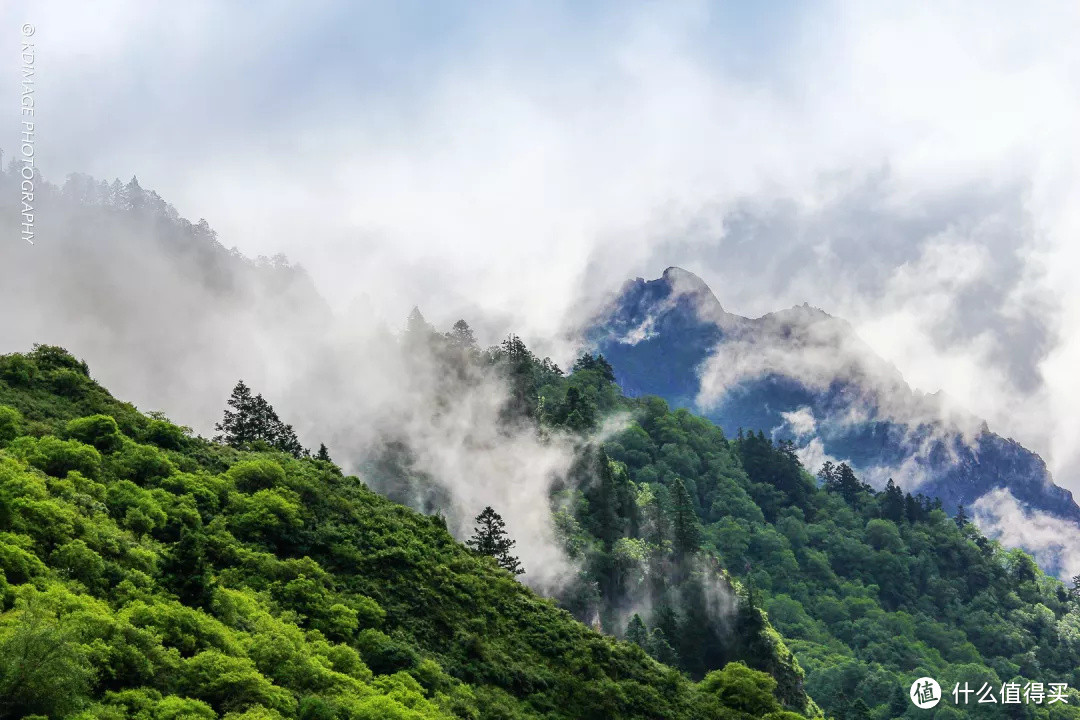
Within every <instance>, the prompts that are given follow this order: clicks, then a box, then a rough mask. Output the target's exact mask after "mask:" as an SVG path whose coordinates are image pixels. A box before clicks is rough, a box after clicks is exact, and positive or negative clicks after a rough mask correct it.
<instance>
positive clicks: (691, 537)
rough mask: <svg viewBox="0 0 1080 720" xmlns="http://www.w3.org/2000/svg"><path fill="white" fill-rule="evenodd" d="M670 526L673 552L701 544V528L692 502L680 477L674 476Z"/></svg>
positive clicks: (686, 552)
mask: <svg viewBox="0 0 1080 720" xmlns="http://www.w3.org/2000/svg"><path fill="white" fill-rule="evenodd" d="M671 495H672V497H671V499H672V508H671V526H672V530H673V532H674V535H675V552H676V553H678V554H679V555H680V556H684V555H689V554H691V553H694V552H696V551H697V550H698V547H699V546H700V544H701V528H700V527H699V525H698V519H697V513H696V512H694V502H693V500H692V499H691V498H690V493H689V492H688V491H687V489H686V485H685V484H684V483H683V481H682V479H681V478H676V479H675V483H674V484H673V485H672V488H671Z"/></svg>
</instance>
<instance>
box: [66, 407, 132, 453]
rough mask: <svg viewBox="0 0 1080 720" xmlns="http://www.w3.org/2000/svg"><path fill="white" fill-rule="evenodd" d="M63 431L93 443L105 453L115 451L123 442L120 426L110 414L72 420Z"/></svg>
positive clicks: (90, 443) (80, 439) (75, 437)
mask: <svg viewBox="0 0 1080 720" xmlns="http://www.w3.org/2000/svg"><path fill="white" fill-rule="evenodd" d="M64 432H65V433H66V434H67V436H68V437H69V438H74V439H75V440H78V441H79V442H83V443H86V444H87V445H93V446H94V447H95V448H97V449H98V450H99V451H100V452H103V453H105V454H109V453H114V452H116V451H117V450H119V449H120V448H121V447H123V444H124V438H123V436H122V435H121V434H120V428H119V427H117V425H116V420H115V419H114V418H113V417H112V416H110V415H91V416H90V417H84V418H78V419H76V420H72V421H71V422H69V423H68V424H67V427H66V428H65V430H64Z"/></svg>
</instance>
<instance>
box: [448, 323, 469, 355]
mask: <svg viewBox="0 0 1080 720" xmlns="http://www.w3.org/2000/svg"><path fill="white" fill-rule="evenodd" d="M446 338H447V339H448V340H449V341H450V344H451V345H453V346H454V347H457V348H460V349H462V350H474V349H476V336H475V335H473V331H472V328H470V327H469V323H467V322H465V321H464V320H458V321H457V322H456V323H454V327H453V329H451V330H450V332H448V333H446Z"/></svg>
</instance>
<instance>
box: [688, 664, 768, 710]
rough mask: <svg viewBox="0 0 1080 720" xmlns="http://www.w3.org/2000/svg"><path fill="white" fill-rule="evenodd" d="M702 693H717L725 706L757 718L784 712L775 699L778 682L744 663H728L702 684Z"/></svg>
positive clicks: (706, 677) (706, 678)
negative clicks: (774, 693)
mask: <svg viewBox="0 0 1080 720" xmlns="http://www.w3.org/2000/svg"><path fill="white" fill-rule="evenodd" d="M701 689H702V690H703V691H704V692H707V693H715V694H716V696H717V697H719V698H720V701H721V702H722V703H723V704H724V705H727V706H728V707H732V708H735V709H736V710H740V711H742V712H744V713H747V714H749V715H752V716H754V717H765V716H767V715H768V714H769V713H773V712H777V711H779V710H780V709H781V708H780V703H779V702H778V701H777V699H776V696H775V695H773V692H774V691H775V689H776V681H775V680H773V679H772V677H770V676H769V675H767V674H765V673H763V672H759V671H757V670H751V669H750V668H748V667H747V666H746V665H745V664H743V663H741V662H731V663H728V664H727V665H725V666H724V669H723V670H714V671H713V672H711V673H709V674H708V675H706V676H705V679H704V680H702V681H701Z"/></svg>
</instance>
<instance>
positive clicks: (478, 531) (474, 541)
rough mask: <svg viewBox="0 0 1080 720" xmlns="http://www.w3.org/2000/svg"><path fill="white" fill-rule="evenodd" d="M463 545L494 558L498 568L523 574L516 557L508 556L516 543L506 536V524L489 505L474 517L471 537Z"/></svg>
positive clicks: (523, 570) (515, 573)
mask: <svg viewBox="0 0 1080 720" xmlns="http://www.w3.org/2000/svg"><path fill="white" fill-rule="evenodd" d="M465 544H466V545H468V546H469V547H470V548H472V549H473V550H474V551H476V552H477V553H479V554H481V555H488V556H490V557H493V558H495V560H496V561H497V562H498V563H499V566H500V567H502V568H503V569H504V570H508V571H510V572H511V573H513V574H514V575H521V574H522V573H524V572H525V569H524V568H523V567H521V562H520V561H519V560H518V559H517V557H515V556H514V555H511V554H510V551H511V550H512V549H513V547H514V545H516V544H517V543H516V542H515V541H514V540H511V539H510V536H509V535H507V533H506V523H505V522H503V519H502V516H501V515H499V513H497V512H495V510H493V509H492V507H491V506H490V505H488V506H487V507H485V508H484V509H483V511H482V512H481V513H480V514H479V515H477V516H476V527H475V528H474V531H473V536H472V537H471V538H469V539H468V540H467V541H466V542H465Z"/></svg>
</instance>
